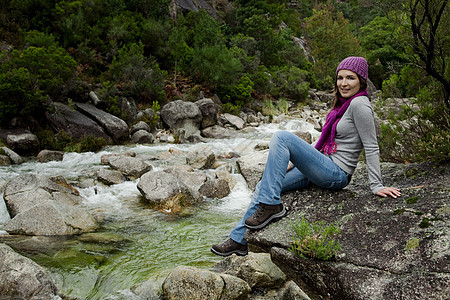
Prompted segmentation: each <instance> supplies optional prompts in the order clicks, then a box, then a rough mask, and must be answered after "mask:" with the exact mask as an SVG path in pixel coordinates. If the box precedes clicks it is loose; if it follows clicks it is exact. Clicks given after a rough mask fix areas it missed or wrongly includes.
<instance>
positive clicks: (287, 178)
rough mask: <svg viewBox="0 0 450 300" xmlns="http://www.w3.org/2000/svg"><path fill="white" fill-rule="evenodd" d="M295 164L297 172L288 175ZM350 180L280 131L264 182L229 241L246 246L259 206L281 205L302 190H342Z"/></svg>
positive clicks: (328, 160)
mask: <svg viewBox="0 0 450 300" xmlns="http://www.w3.org/2000/svg"><path fill="white" fill-rule="evenodd" d="M289 161H291V162H292V163H293V164H294V166H295V167H294V168H293V169H292V170H291V171H289V172H286V170H287V166H288V164H289ZM348 183H349V177H348V174H347V173H346V172H344V171H343V170H342V169H341V168H340V167H339V166H338V165H336V164H335V163H334V162H333V161H332V160H331V158H330V157H329V156H327V155H324V154H323V153H321V152H320V151H318V150H317V149H315V148H314V147H313V146H311V145H310V144H308V143H307V142H305V141H304V140H302V139H301V138H299V137H298V136H296V135H295V134H293V133H291V132H289V131H277V132H275V134H274V135H273V137H272V139H271V141H270V146H269V156H268V157H267V163H266V167H265V169H264V174H263V176H262V179H261V181H259V182H258V184H257V185H256V188H255V192H254V193H253V196H252V200H251V202H250V204H249V206H248V208H247V211H246V213H245V214H244V217H243V218H242V219H241V221H239V223H238V224H237V225H236V226H235V227H234V229H233V230H232V231H231V233H230V235H229V237H230V238H231V239H232V240H234V241H236V242H238V243H241V244H246V243H247V242H246V241H245V237H244V235H245V232H246V230H247V228H246V227H245V225H244V222H245V220H246V219H248V218H249V217H251V216H252V215H253V214H254V213H255V211H256V210H257V209H258V205H259V203H264V204H270V205H276V204H279V203H281V200H280V197H281V193H283V192H287V191H291V190H297V189H302V188H305V187H308V186H309V185H311V184H315V185H317V186H319V187H321V188H326V189H342V188H344V187H345V186H346V185H347V184H348Z"/></svg>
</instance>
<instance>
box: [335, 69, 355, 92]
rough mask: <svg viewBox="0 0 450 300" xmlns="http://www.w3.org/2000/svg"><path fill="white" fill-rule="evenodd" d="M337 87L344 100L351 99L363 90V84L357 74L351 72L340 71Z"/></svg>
mask: <svg viewBox="0 0 450 300" xmlns="http://www.w3.org/2000/svg"><path fill="white" fill-rule="evenodd" d="M336 85H337V88H338V90H339V93H340V94H341V96H342V97H344V98H350V97H351V96H353V95H355V94H356V93H357V92H359V90H360V89H361V82H360V81H359V78H358V75H357V74H356V73H355V72H352V71H349V70H339V72H338V74H337V80H336Z"/></svg>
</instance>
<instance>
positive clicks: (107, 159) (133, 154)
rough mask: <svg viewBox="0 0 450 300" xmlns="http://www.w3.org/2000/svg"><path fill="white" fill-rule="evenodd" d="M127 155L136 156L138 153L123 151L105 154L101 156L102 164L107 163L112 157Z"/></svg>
mask: <svg viewBox="0 0 450 300" xmlns="http://www.w3.org/2000/svg"><path fill="white" fill-rule="evenodd" d="M121 156H126V157H136V153H134V152H123V153H110V154H103V155H102V156H101V158H100V160H101V164H102V165H107V164H108V163H109V160H110V159H115V158H117V157H121Z"/></svg>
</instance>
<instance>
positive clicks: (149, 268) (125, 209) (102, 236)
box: [0, 119, 319, 299]
mask: <svg viewBox="0 0 450 300" xmlns="http://www.w3.org/2000/svg"><path fill="white" fill-rule="evenodd" d="M280 129H283V130H290V131H294V130H307V131H310V132H311V134H312V135H313V136H315V137H317V136H318V135H319V133H318V132H317V131H315V130H314V128H313V125H311V124H309V123H306V122H304V121H302V120H292V119H291V120H287V121H284V122H281V123H278V124H274V123H272V124H266V125H261V126H259V127H257V128H255V130H254V131H252V132H243V131H236V133H235V136H234V137H233V138H230V139H207V144H208V145H209V146H210V147H211V148H212V149H213V151H214V153H215V154H216V156H218V155H220V154H223V153H227V152H230V151H232V152H235V153H237V154H239V155H245V154H249V153H252V152H254V151H255V150H254V146H255V145H257V144H258V143H260V142H263V141H265V142H268V141H269V140H270V137H271V136H272V134H273V132H275V131H277V130H280ZM195 146H196V145H195V144H154V145H129V146H110V147H107V148H105V149H103V150H102V151H100V152H98V153H92V152H88V153H65V155H64V159H63V161H58V162H57V161H53V162H47V163H38V162H35V161H30V162H26V163H23V164H21V165H11V166H2V167H0V187H2V186H4V185H5V184H6V183H7V182H8V181H9V180H11V179H12V178H14V177H16V176H17V175H20V174H25V173H35V174H39V175H43V176H48V177H50V176H56V175H62V176H64V178H65V179H66V180H67V182H69V183H70V184H72V185H73V186H75V187H76V188H77V189H78V190H79V191H80V194H81V195H82V196H83V197H84V199H85V201H84V203H82V204H81V205H83V206H84V207H86V208H87V209H88V210H89V211H90V212H91V213H93V214H97V215H101V216H102V218H103V220H102V222H101V227H100V228H99V229H98V230H97V231H95V232H93V233H89V234H83V235H79V236H68V237H47V236H35V237H24V236H12V235H8V234H7V233H6V232H5V231H3V230H2V224H4V223H6V222H7V221H8V220H9V214H8V212H7V210H6V206H5V204H4V201H3V197H1V198H0V242H3V243H6V244H8V245H10V246H11V247H12V248H14V249H15V250H16V251H17V252H18V253H20V254H22V255H24V256H26V257H29V258H31V259H32V260H33V261H35V262H37V263H38V264H39V265H41V266H43V267H45V268H47V270H48V271H49V273H50V274H51V275H52V277H53V278H54V279H55V282H56V283H57V286H58V288H59V290H60V292H61V293H62V294H65V295H67V296H70V297H75V298H79V299H139V297H137V296H136V295H135V294H133V293H132V292H131V288H132V287H133V286H135V285H137V284H139V283H142V282H144V281H147V280H149V281H150V282H151V283H152V284H151V285H152V286H153V287H154V290H155V296H156V292H157V291H158V290H160V289H161V284H162V282H163V281H164V279H165V277H166V276H167V275H168V274H169V273H170V272H171V270H173V269H174V268H175V267H177V266H179V265H186V266H194V267H197V268H205V269H208V268H211V267H212V266H213V265H214V264H215V263H216V262H218V261H220V260H222V258H221V257H219V256H216V255H214V254H212V253H211V252H210V250H209V249H210V247H211V246H212V245H213V244H216V243H219V242H222V241H223V240H224V239H226V237H227V235H228V233H229V232H230V230H231V229H232V228H233V227H234V225H235V223H236V222H237V221H239V219H240V218H241V217H242V215H243V213H244V212H245V209H246V208H247V205H248V203H249V202H250V198H251V192H252V191H251V190H249V188H248V186H247V184H246V182H245V180H244V178H243V177H242V175H240V174H239V173H238V172H237V167H236V161H235V160H230V159H228V160H227V162H228V163H230V164H231V165H232V174H233V175H232V176H233V177H234V178H235V180H236V185H235V187H234V188H233V189H232V191H231V193H230V194H229V195H228V196H227V197H225V198H222V199H220V200H217V199H205V201H204V203H203V204H201V205H199V206H197V207H193V208H191V209H190V210H189V211H188V212H187V213H184V214H182V215H176V216H174V215H167V214H164V213H161V212H159V211H155V210H153V209H151V208H150V206H149V205H148V204H146V203H144V202H143V201H142V199H141V194H140V192H139V191H138V189H137V187H136V185H137V183H138V182H139V180H136V181H125V182H123V183H121V184H116V185H112V186H105V185H100V184H96V185H90V184H83V182H89V181H90V182H94V181H93V180H92V174H93V172H94V171H95V170H96V169H99V168H105V167H107V166H103V165H101V164H100V161H101V160H100V158H101V156H102V155H103V154H108V153H121V152H126V151H132V152H135V153H136V156H137V157H139V156H140V155H150V156H155V157H156V156H157V155H158V154H160V153H162V152H166V151H168V150H169V149H170V148H173V149H177V150H181V151H189V149H190V148H191V147H195ZM181 159H182V158H180V161H177V160H171V161H170V162H167V161H162V160H161V161H158V160H155V161H154V165H153V166H154V170H158V169H162V168H164V167H168V166H171V165H179V164H183V163H184V161H182V160H181ZM205 172H208V171H207V170H206V171H205ZM155 299H156V298H155Z"/></svg>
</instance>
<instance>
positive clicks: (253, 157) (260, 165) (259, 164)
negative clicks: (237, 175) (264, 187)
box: [237, 150, 269, 190]
mask: <svg viewBox="0 0 450 300" xmlns="http://www.w3.org/2000/svg"><path fill="white" fill-rule="evenodd" d="M268 155H269V151H268V150H266V151H260V152H255V153H252V154H247V155H244V156H241V157H239V159H238V161H237V164H238V166H239V170H240V172H241V174H242V176H243V177H244V178H245V180H246V181H247V184H248V187H249V188H250V189H251V190H254V189H255V187H256V184H257V183H258V181H259V180H260V179H261V176H262V173H263V172H264V168H265V167H266V162H267V156H268Z"/></svg>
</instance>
